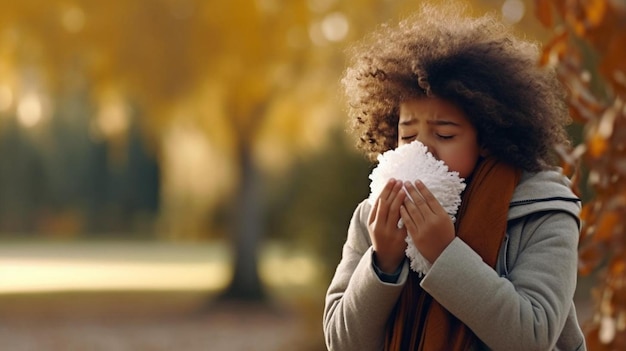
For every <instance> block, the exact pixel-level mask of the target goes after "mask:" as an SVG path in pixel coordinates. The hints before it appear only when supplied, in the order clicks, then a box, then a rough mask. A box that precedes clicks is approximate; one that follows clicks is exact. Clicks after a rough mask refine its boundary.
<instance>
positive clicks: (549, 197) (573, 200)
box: [509, 170, 581, 220]
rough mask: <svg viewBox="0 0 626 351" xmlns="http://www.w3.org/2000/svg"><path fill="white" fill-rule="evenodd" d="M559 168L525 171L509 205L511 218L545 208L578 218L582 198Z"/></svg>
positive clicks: (542, 210) (543, 210)
mask: <svg viewBox="0 0 626 351" xmlns="http://www.w3.org/2000/svg"><path fill="white" fill-rule="evenodd" d="M571 186H572V183H571V181H570V180H569V179H568V178H567V177H566V176H565V175H563V174H562V173H561V172H560V171H559V170H548V171H541V172H536V173H530V172H524V173H523V174H522V178H521V179H520V182H519V184H518V185H517V187H516V188H515V191H514V193H513V197H512V199H511V203H510V205H509V220H511V219H515V218H519V217H524V216H527V215H530V214H533V213H538V212H545V211H562V212H566V213H569V214H571V215H572V216H573V217H575V218H576V219H578V214H579V213H580V208H581V201H580V199H579V198H578V196H576V195H575V194H574V192H573V191H572V188H571Z"/></svg>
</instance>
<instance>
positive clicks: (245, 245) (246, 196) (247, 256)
mask: <svg viewBox="0 0 626 351" xmlns="http://www.w3.org/2000/svg"><path fill="white" fill-rule="evenodd" d="M238 156H239V169H240V171H241V175H240V178H239V179H240V183H239V187H238V190H237V201H236V202H235V209H234V211H233V227H234V228H233V229H234V231H233V238H232V243H233V245H234V260H235V261H234V274H233V279H232V281H231V283H230V285H229V287H228V288H227V289H226V291H225V292H224V294H223V295H222V299H226V300H248V301H262V300H265V298H266V295H265V291H264V289H263V285H262V283H261V279H260V277H259V271H258V266H259V244H260V243H261V236H262V234H263V225H262V222H263V221H262V213H261V207H262V204H261V200H262V199H261V196H260V195H261V194H260V190H261V176H260V173H259V170H258V168H257V166H256V165H255V162H254V159H253V156H252V147H251V145H250V143H248V142H246V141H245V140H244V141H242V142H241V144H240V145H239V154H238Z"/></svg>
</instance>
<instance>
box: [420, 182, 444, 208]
mask: <svg viewBox="0 0 626 351" xmlns="http://www.w3.org/2000/svg"><path fill="white" fill-rule="evenodd" d="M415 188H416V189H417V191H418V192H419V194H420V195H421V196H422V198H423V199H424V203H425V204H426V205H428V208H430V210H431V211H432V212H434V213H439V212H441V211H445V210H443V207H442V206H441V204H440V203H439V200H437V198H436V197H435V195H433V193H432V192H431V191H430V190H429V189H428V187H426V185H425V184H424V183H422V182H421V181H420V180H417V181H415Z"/></svg>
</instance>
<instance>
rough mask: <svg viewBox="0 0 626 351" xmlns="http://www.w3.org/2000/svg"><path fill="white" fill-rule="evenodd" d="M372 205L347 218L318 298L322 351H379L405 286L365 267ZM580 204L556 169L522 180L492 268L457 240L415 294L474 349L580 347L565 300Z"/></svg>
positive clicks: (569, 297)
mask: <svg viewBox="0 0 626 351" xmlns="http://www.w3.org/2000/svg"><path fill="white" fill-rule="evenodd" d="M370 209H371V206H370V205H369V204H368V203H367V201H363V202H361V203H360V204H359V205H358V206H357V208H356V210H355V212H354V215H353V216H352V219H351V221H350V226H349V229H348V236H347V239H346V242H345V244H344V246H343V251H342V259H341V261H340V263H339V264H338V266H337V269H336V272H335V275H334V277H333V279H332V281H331V283H330V286H329V288H328V291H327V293H326V301H325V307H324V318H323V327H324V336H325V339H326V345H327V347H328V349H329V350H342V351H345V350H376V351H378V350H382V349H383V341H384V334H385V326H386V323H387V320H388V318H389V315H390V313H391V311H392V309H393V307H394V306H395V304H396V301H397V299H398V297H399V295H400V293H401V291H402V288H403V287H404V284H405V283H406V280H407V276H408V272H409V267H408V263H407V262H405V263H404V265H403V267H402V270H401V273H400V276H399V278H398V281H397V282H396V283H385V282H383V281H381V280H380V279H379V277H378V275H377V274H376V273H375V271H374V268H373V264H372V247H371V246H372V243H371V240H370V237H369V234H368V230H367V219H368V215H369V212H370ZM579 212H580V200H579V199H578V198H577V197H576V196H575V195H574V194H573V193H572V191H571V189H570V183H569V180H568V179H567V178H566V177H564V176H563V175H562V174H561V173H559V172H557V171H543V172H539V173H527V172H525V173H523V175H522V178H521V180H520V183H519V184H518V185H517V187H516V188H515V192H514V194H513V198H512V200H511V203H510V206H509V213H508V224H507V233H506V236H505V239H504V240H503V244H502V247H501V248H500V251H499V254H498V261H497V264H496V267H495V270H494V269H493V268H492V267H490V266H488V265H487V264H485V263H484V262H483V261H482V258H481V257H480V256H479V255H478V254H477V253H476V252H474V251H473V250H472V249H471V248H470V247H469V246H468V245H467V244H465V243H464V242H463V241H462V240H461V239H459V238H458V237H457V238H455V239H454V240H453V241H452V242H451V243H450V244H449V245H448V247H447V248H446V249H445V250H444V251H443V252H442V253H441V255H440V256H439V258H438V259H437V260H436V261H435V262H434V263H433V265H432V267H431V269H430V270H429V271H428V273H427V274H426V275H425V276H424V278H423V279H422V281H421V283H420V284H421V286H422V288H423V289H424V290H425V291H427V292H428V293H429V294H431V295H432V296H433V298H435V299H436V300H437V301H438V302H439V303H440V304H441V305H442V306H444V307H445V308H446V309H447V310H448V311H450V312H451V313H452V314H454V315H455V316H456V317H457V318H459V319H460V320H461V321H463V322H464V323H465V324H466V325H467V326H468V327H469V328H470V329H472V331H473V332H474V333H475V334H476V336H477V337H478V338H479V339H480V341H481V342H482V344H481V345H476V349H478V350H508V351H515V350H520V351H531V350H543V351H545V350H567V351H577V350H586V346H585V341H584V336H583V333H582V331H581V329H580V327H579V324H578V321H577V319H576V310H575V306H574V302H573V297H574V292H575V289H576V277H577V267H578V265H577V262H578V238H579V231H580V221H579V219H578V214H579Z"/></svg>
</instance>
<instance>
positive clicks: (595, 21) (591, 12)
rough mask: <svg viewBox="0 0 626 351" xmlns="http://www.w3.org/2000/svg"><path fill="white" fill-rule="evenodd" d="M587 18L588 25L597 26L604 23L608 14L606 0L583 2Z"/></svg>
mask: <svg viewBox="0 0 626 351" xmlns="http://www.w3.org/2000/svg"><path fill="white" fill-rule="evenodd" d="M583 3H584V5H583V7H584V9H583V10H584V11H585V19H586V22H587V24H588V25H590V26H592V27H595V26H597V25H599V24H600V23H602V20H603V19H604V16H605V14H606V7H607V4H606V0H587V1H584V2H583Z"/></svg>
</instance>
